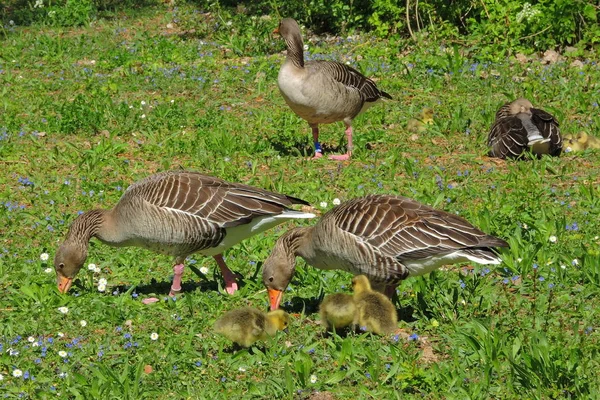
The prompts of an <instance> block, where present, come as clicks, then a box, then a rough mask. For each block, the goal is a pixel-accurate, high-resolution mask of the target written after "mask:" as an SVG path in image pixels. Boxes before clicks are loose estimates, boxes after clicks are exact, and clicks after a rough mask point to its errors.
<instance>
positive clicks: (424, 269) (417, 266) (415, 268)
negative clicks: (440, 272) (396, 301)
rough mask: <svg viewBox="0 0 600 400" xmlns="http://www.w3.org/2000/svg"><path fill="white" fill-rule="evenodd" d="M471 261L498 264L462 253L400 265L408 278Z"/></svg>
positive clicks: (403, 262) (406, 262) (488, 259)
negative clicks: (407, 274) (406, 270)
mask: <svg viewBox="0 0 600 400" xmlns="http://www.w3.org/2000/svg"><path fill="white" fill-rule="evenodd" d="M467 261H473V262H476V263H478V264H499V263H500V260H498V259H496V260H491V259H490V258H484V257H477V256H475V255H473V254H467V253H464V252H462V251H455V252H454V253H450V254H444V255H439V256H432V257H427V258H422V259H418V260H402V261H401V262H402V264H403V265H404V266H405V267H406V268H407V269H408V271H409V276H419V275H425V274H428V273H430V272H431V271H434V270H436V269H438V268H439V267H441V266H442V265H448V264H456V263H461V262H467Z"/></svg>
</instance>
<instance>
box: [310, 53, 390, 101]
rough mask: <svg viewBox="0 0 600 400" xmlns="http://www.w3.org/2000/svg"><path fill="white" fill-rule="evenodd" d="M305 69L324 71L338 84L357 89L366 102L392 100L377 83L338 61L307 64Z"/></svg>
mask: <svg viewBox="0 0 600 400" xmlns="http://www.w3.org/2000/svg"><path fill="white" fill-rule="evenodd" d="M305 67H306V68H307V69H316V70H322V71H324V72H325V73H327V75H328V76H330V77H331V78H333V79H334V80H336V81H337V82H340V83H341V84H343V85H345V86H347V87H349V88H353V89H356V90H357V91H358V92H359V93H360V96H361V98H362V99H363V101H365V102H374V101H377V100H379V99H380V98H382V97H386V98H388V99H391V98H392V96H390V95H389V94H387V93H386V92H384V91H383V90H380V89H378V88H377V86H376V85H375V82H373V81H372V80H371V79H369V78H367V77H366V76H364V75H363V74H361V73H360V72H358V71H357V70H356V69H354V68H352V67H350V66H348V65H345V64H342V63H339V62H336V61H312V62H310V63H307V64H306V66H305Z"/></svg>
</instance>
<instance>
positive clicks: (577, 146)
mask: <svg viewBox="0 0 600 400" xmlns="http://www.w3.org/2000/svg"><path fill="white" fill-rule="evenodd" d="M563 141H564V143H565V152H575V153H576V152H581V151H585V150H587V149H600V140H599V139H598V138H596V137H594V136H591V135H588V134H587V133H586V132H579V133H578V134H577V136H573V135H565V136H563Z"/></svg>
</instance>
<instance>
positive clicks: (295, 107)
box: [274, 18, 392, 160]
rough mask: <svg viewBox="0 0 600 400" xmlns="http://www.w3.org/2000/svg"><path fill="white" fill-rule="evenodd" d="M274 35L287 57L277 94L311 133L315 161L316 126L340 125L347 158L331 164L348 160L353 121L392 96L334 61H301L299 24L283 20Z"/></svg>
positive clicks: (317, 146)
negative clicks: (343, 125) (341, 122)
mask: <svg viewBox="0 0 600 400" xmlns="http://www.w3.org/2000/svg"><path fill="white" fill-rule="evenodd" d="M274 33H279V34H280V35H281V37H283V39H284V40H285V44H286V47H287V56H286V59H285V62H284V63H283V65H282V66H281V69H280V70H279V76H278V78H277V83H278V86H279V90H280V91H281V94H282V95H283V98H284V99H285V102H286V103H287V104H288V106H290V108H291V109H292V111H294V112H295V113H296V114H297V115H298V116H299V117H300V118H303V119H305V120H306V121H307V122H308V124H309V125H310V127H311V129H312V135H313V140H314V145H315V156H314V157H315V158H319V157H321V156H322V148H321V144H320V143H319V124H330V123H332V122H337V121H343V122H344V124H345V125H346V138H347V140H348V147H347V152H346V154H343V155H332V156H330V157H329V158H330V159H332V160H347V159H349V158H350V156H351V155H352V120H353V119H354V118H355V117H356V116H357V115H358V114H360V113H361V112H363V111H365V110H366V109H367V108H369V107H370V106H372V105H373V104H375V103H376V102H377V101H378V100H380V99H381V98H383V97H386V98H388V99H391V98H392V96H390V95H389V94H387V93H386V92H384V91H382V90H379V89H378V88H377V86H376V85H375V82H373V81H372V80H371V79H369V78H367V77H365V76H364V75H363V74H361V73H360V72H358V71H357V70H355V69H354V68H352V67H349V66H347V65H345V64H342V63H339V62H335V61H322V60H321V61H307V62H305V61H304V45H303V43H302V35H301V33H300V27H299V26H298V23H297V22H296V21H295V20H293V19H292V18H284V19H283V20H281V22H280V23H279V27H278V28H276V29H275V31H274Z"/></svg>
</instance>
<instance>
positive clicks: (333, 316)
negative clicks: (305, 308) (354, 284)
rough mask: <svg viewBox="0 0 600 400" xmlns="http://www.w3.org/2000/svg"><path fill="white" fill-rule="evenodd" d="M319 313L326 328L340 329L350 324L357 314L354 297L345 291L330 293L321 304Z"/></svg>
mask: <svg viewBox="0 0 600 400" xmlns="http://www.w3.org/2000/svg"><path fill="white" fill-rule="evenodd" d="M319 314H320V315H321V324H323V326H325V329H326V330H332V329H335V330H340V329H342V328H345V327H347V326H350V325H352V323H353V322H354V318H355V315H356V306H355V305H354V297H352V296H351V295H349V294H345V293H334V294H330V295H328V296H326V297H325V298H324V299H323V302H321V305H319Z"/></svg>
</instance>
